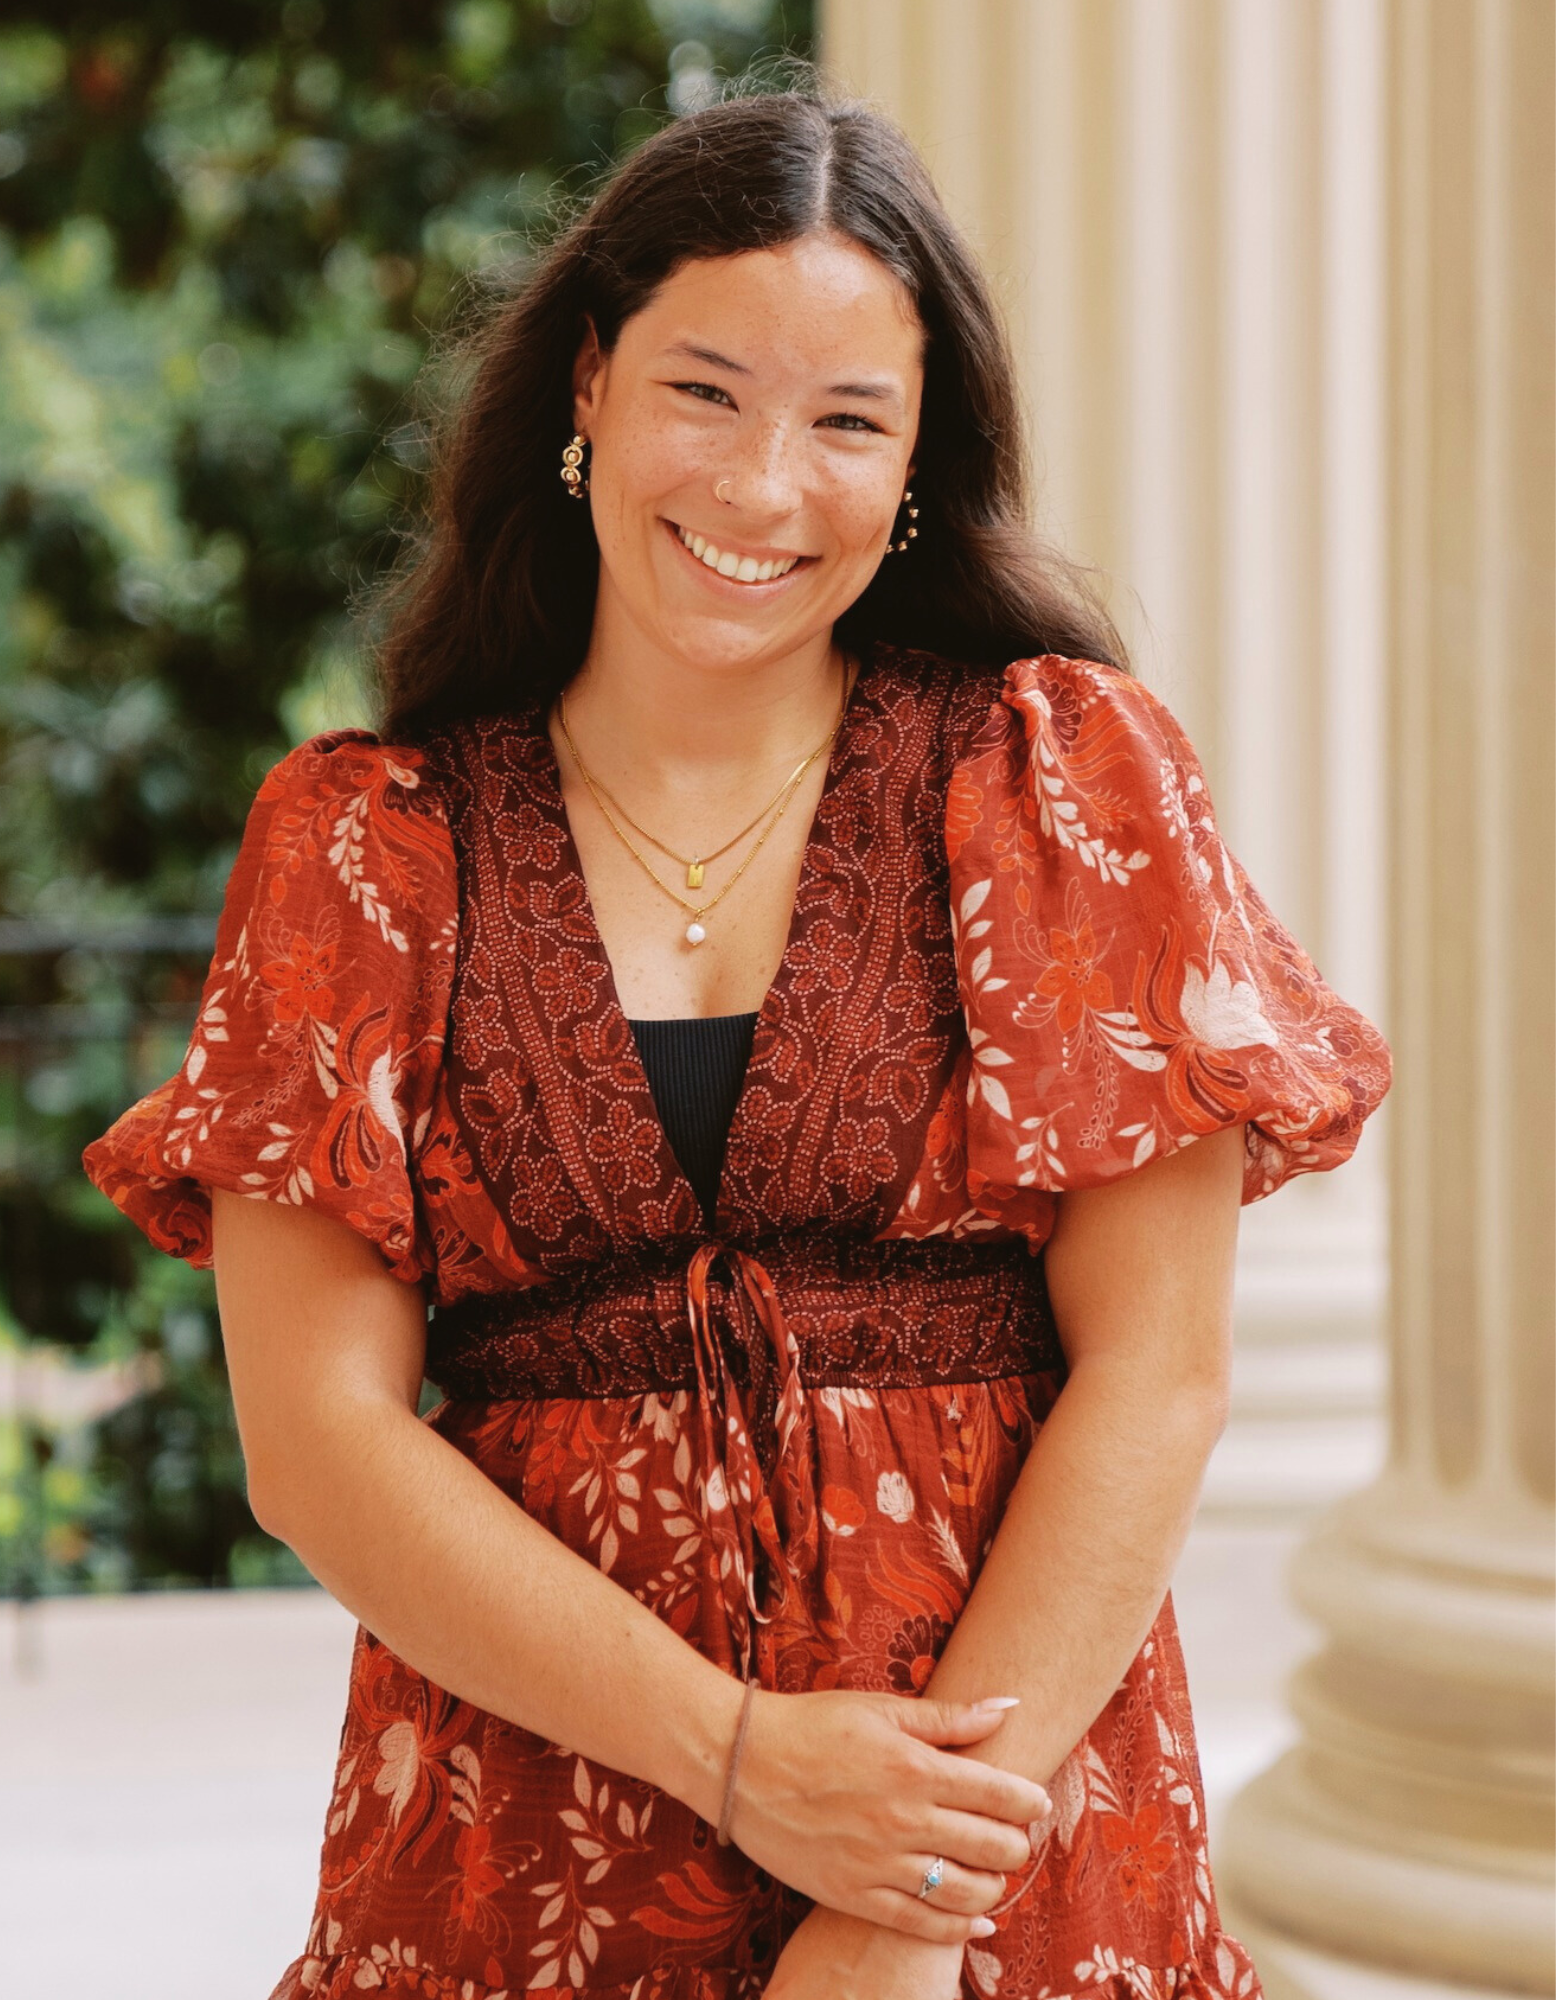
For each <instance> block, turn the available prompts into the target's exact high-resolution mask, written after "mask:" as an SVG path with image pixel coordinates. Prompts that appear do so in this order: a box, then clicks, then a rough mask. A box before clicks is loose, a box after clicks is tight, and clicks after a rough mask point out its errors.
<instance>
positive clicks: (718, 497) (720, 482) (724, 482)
mask: <svg viewBox="0 0 1556 2000" xmlns="http://www.w3.org/2000/svg"><path fill="white" fill-rule="evenodd" d="M728 484H729V475H728V473H726V474H725V475H724V477H723V478H722V479H720V480H718V481H717V482H716V484H715V485H714V488H713V497H714V499H715V500H718V501H722V502H723V504H724V506H726V507H733V506H734V504H735V503H734V501H733V500H725V499H724V495H723V494H722V493H721V492H720V491H719V487H720V486H727V485H728Z"/></svg>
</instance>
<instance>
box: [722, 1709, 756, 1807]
mask: <svg viewBox="0 0 1556 2000" xmlns="http://www.w3.org/2000/svg"><path fill="white" fill-rule="evenodd" d="M755 1694H756V1682H755V1681H747V1682H746V1698H745V1700H744V1701H743V1702H742V1703H741V1704H740V1720H739V1722H738V1723H737V1724H736V1725H735V1743H734V1748H733V1749H732V1750H731V1751H730V1753H729V1772H728V1775H727V1776H726V1777H725V1779H724V1804H723V1806H722V1807H721V1808H720V1811H719V1827H718V1841H719V1846H720V1847H728V1845H729V1823H730V1820H731V1819H732V1818H733V1817H734V1812H735V1773H736V1771H737V1770H738V1769H739V1768H740V1751H741V1747H742V1745H743V1744H744V1743H745V1740H746V1724H747V1723H748V1722H749V1721H750V1720H751V1702H752V1699H753V1697H754V1696H755Z"/></svg>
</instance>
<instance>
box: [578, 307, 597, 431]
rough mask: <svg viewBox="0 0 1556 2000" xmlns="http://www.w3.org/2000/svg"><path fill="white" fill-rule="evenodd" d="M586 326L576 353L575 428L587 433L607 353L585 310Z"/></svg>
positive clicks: (592, 417)
mask: <svg viewBox="0 0 1556 2000" xmlns="http://www.w3.org/2000/svg"><path fill="white" fill-rule="evenodd" d="M584 327H585V332H584V337H583V339H582V340H581V341H580V342H579V344H578V352H577V354H576V355H575V356H574V357H573V429H574V430H575V431H582V432H583V434H584V436H585V437H587V436H589V434H590V425H591V423H592V422H593V419H594V413H595V409H596V406H597V404H598V401H599V389H600V387H601V381H600V377H601V372H602V370H603V369H604V366H605V354H604V351H603V350H602V348H601V346H600V337H599V335H598V334H597V333H596V332H595V330H594V321H593V319H592V318H591V317H590V315H589V314H588V313H585V314H584Z"/></svg>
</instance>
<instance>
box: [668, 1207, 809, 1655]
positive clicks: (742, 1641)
mask: <svg viewBox="0 0 1556 2000" xmlns="http://www.w3.org/2000/svg"><path fill="white" fill-rule="evenodd" d="M721 1258H722V1259H724V1260H725V1262H726V1263H727V1264H728V1266H729V1268H730V1272H731V1279H732V1282H731V1284H730V1287H729V1302H728V1308H727V1318H728V1321H729V1323H730V1325H731V1327H732V1330H733V1332H734V1333H735V1335H736V1337H737V1338H738V1339H739V1341H740V1343H741V1346H742V1347H743V1348H744V1349H745V1352H746V1355H747V1357H748V1360H749V1364H750V1374H749V1379H750V1384H751V1393H752V1400H753V1406H754V1407H755V1408H760V1407H761V1404H762V1402H763V1401H764V1400H767V1399H765V1398H763V1397H762V1395H761V1389H762V1387H763V1386H764V1385H765V1384H766V1383H767V1382H768V1381H769V1380H770V1378H771V1376H772V1373H773V1371H774V1369H776V1371H777V1378H778V1394H777V1400H776V1407H775V1411H774V1417H773V1431H774V1437H775V1443H776V1452H775V1454H774V1456H773V1460H772V1476H771V1480H770V1482H769V1480H768V1478H767V1477H766V1476H765V1475H764V1473H763V1469H762V1463H761V1459H760V1457H759V1455H758V1452H757V1449H756V1446H755V1445H754V1443H753V1442H752V1437H751V1429H750V1424H749V1422H748V1418H747V1412H746V1408H745V1405H744V1403H743V1401H742V1399H741V1394H740V1388H739V1385H738V1383H737V1382H736V1381H735V1378H734V1376H733V1374H732V1373H731V1371H730V1366H729V1359H728V1355H727V1354H726V1352H725V1347H724V1342H723V1340H722V1339H721V1338H720V1327H719V1321H720V1319H721V1318H723V1317H725V1316H726V1315H725V1314H724V1313H721V1311H720V1305H721V1300H720V1298H719V1292H718V1288H717V1287H716V1286H715V1285H714V1284H713V1283H712V1282H711V1280H712V1276H713V1269H714V1266H715V1265H716V1264H717V1263H718V1261H719V1260H720V1259H721ZM686 1303H687V1311H688V1316H689V1317H690V1320H691V1329H692V1350H693V1354H694V1357H695V1361H696V1368H697V1391H698V1394H697V1404H698V1415H699V1419H700V1425H701V1443H702V1466H701V1472H702V1480H701V1487H702V1494H701V1498H702V1511H703V1518H704V1521H705V1522H706V1524H707V1530H708V1535H709V1538H710V1541H711V1543H712V1547H713V1551H714V1555H715V1557H716V1559H717V1563H718V1576H719V1587H720V1590H721V1592H722V1595H723V1599H724V1607H725V1612H726V1614H727V1616H728V1619H729V1628H730V1638H731V1641H732V1643H733V1647H734V1653H735V1658H736V1661H737V1662H738V1663H739V1671H740V1674H741V1678H742V1679H745V1680H750V1679H751V1678H752V1677H753V1676H754V1675H755V1674H756V1672H757V1668H758V1661H757V1646H758V1638H759V1634H758V1628H759V1627H761V1626H765V1625H769V1624H771V1622H772V1621H773V1619H774V1618H775V1617H776V1615H777V1614H778V1612H779V1611H781V1610H782V1608H783V1606H784V1604H785V1603H786V1601H787V1599H788V1595H789V1586H790V1583H791V1582H792V1581H794V1580H796V1579H799V1578H803V1577H804V1576H806V1575H808V1574H809V1572H810V1570H811V1569H813V1568H814V1566H815V1561H816V1549H817V1536H816V1504H815V1486H814V1481H813V1479H812V1477H811V1467H810V1464H809V1459H810V1456H811V1452H810V1444H811V1437H812V1431H811V1412H810V1402H809V1398H808V1397H807V1396H806V1394H805V1385H804V1383H803V1381H802V1380H801V1377H800V1353H799V1345H798V1343H797V1342H796V1340H795V1338H794V1335H793V1333H792V1332H791V1331H790V1329H789V1327H788V1324H787V1323H786V1321H785V1319H784V1314H783V1307H782V1306H781V1304H780V1303H779V1299H778V1293H777V1289H776V1287H775V1286H774V1284H773V1281H772V1277H771V1275H770V1274H769V1272H768V1271H767V1270H766V1269H764V1267H763V1265H762V1264H761V1262H760V1261H759V1260H758V1259H757V1258H755V1257H753V1256H752V1255H751V1254H750V1253H749V1252H748V1251H745V1250H739V1249H736V1248H733V1247H732V1246H730V1245H728V1244H723V1243H704V1244H702V1245H700V1246H699V1248H698V1249H697V1251H696V1252H695V1253H694V1255H693V1257H692V1259H691V1262H690V1263H689V1264H688V1266H687V1269H686ZM764 1558H765V1560H764Z"/></svg>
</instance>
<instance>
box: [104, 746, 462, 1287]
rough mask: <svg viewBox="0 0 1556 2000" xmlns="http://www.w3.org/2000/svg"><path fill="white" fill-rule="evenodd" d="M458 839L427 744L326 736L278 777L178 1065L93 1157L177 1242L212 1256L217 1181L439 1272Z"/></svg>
mask: <svg viewBox="0 0 1556 2000" xmlns="http://www.w3.org/2000/svg"><path fill="white" fill-rule="evenodd" d="M457 924H458V889H457V881H456V876H455V871H454V860H453V848H452V842H451V840H450V837H449V832H448V825H447V821H446V818H445V817H444V813H443V810H442V806H441V802H440V801H439V799H438V797H437V793H436V788H435V786H433V785H432V784H431V783H430V782H429V780H428V777H427V773H426V769H425V767H424V765H423V762H422V759H421V757H420V755H419V754H418V753H417V752H415V751H412V750H401V749H387V748H385V747H383V746H382V745H380V744H379V743H378V742H377V740H376V739H375V738H374V737H372V736H371V735H369V734H367V733H366V732H365V731H361V730H350V731H340V732H336V733H334V734H332V735H328V736H321V737H315V738H314V739H313V740H312V741H311V742H308V743H304V744H302V745H301V746H300V747H299V748H298V749H296V750H294V751H293V752H292V753H291V754H290V755H289V756H288V757H286V758H284V759H283V760H282V762H281V763H279V764H278V765H277V766H276V767H275V769H274V770H273V771H272V772H271V773H270V775H269V776H268V777H267V778H266V779H265V782H264V784H263V785H262V786H261V787H260V790H259V793H258V796H257V797H256V798H255V800H254V804H253V806H252V808H251V810H250V812H249V817H248V822H247V825H246V827H245V829H244V834H243V840H242V844H241V846H240V848H239V851H238V858H237V861H236V863H235V864H234V867H233V871H232V875H231V877H230V879H229V881H228V884H227V894H226V900H225V903H224V906H223V909H222V914H221V919H220V922H219V924H218V927H217V938H216V951H215V955H214V957H213V958H212V961H211V968H210V972H209V974H208V976H207V978H206V982H205V988H204V992H203V995H202V998H201V1003H200V1011H199V1015H198V1017H197V1019H196V1022H195V1027H194V1031H193V1034H192V1035H191V1037H190V1041H189V1047H188V1050H187V1052H186V1054H185V1057H184V1062H183V1066H182V1068H181V1069H180V1070H179V1072H178V1074H177V1075H176V1076H174V1077H171V1078H169V1080H168V1081H167V1082H166V1083H164V1084H163V1085H162V1086H161V1087H160V1088H159V1089H157V1090H154V1091H152V1092H151V1094H150V1095H149V1096H147V1097H144V1098H142V1099H141V1100H140V1102H139V1103H137V1104H133V1105H131V1107H130V1108H129V1110H128V1111H126V1112H125V1113H124V1114H123V1116H122V1117H121V1118H119V1119H118V1121H117V1122H116V1123H115V1124H114V1125H113V1126H112V1127H111V1128H110V1129H109V1131H107V1132H106V1133H105V1134H104V1135H103V1137H102V1138H100V1139H97V1140H95V1141H94V1142H93V1143H92V1144H91V1145H90V1146H88V1147H87V1149H86V1152H85V1154H84V1156H83V1161H84V1165H85V1167H86V1171H87V1175H88V1177H89V1178H90V1179H91V1180H92V1181H93V1182H94V1183H95V1184H96V1186H97V1187H99V1188H100V1189H101V1190H102V1191H103V1193H104V1194H106V1195H107V1196H108V1197H109V1199H110V1200H111V1201H113V1202H114V1203H115V1204H116V1205H117V1206H118V1207H119V1208H121V1209H122V1210H123V1211H124V1213H125V1214H126V1215H127V1216H129V1218H130V1219H131V1221H132V1222H134V1223H135V1224H136V1225H137V1227H139V1228H140V1229H141V1230H143V1231H144V1232H145V1234H146V1236H147V1237H148V1238H149V1239H150V1240H151V1242H152V1243H154V1244H155V1245H156V1246H157V1248H158V1249H160V1250H166V1251H168V1252H170V1253H171V1254H172V1255H174V1256H177V1257H184V1258H187V1259H188V1261H189V1262H190V1263H192V1264H197V1265H202V1266H204V1265H208V1264H209V1263H210V1262H211V1204H210V1190H211V1189H212V1188H225V1189H229V1190H231V1191H233V1192H235V1193H239V1194H245V1195H251V1196H255V1197H258V1198H261V1199H266V1200H271V1201H278V1202H297V1203H307V1204H309V1205H310V1206H313V1207H317V1208H320V1209H322V1210H324V1211H325V1212H326V1213H327V1214H330V1215H332V1216H335V1217H336V1218H337V1219H338V1220H340V1221H342V1222H344V1223H346V1224H348V1225H349V1226H350V1227H351V1228H353V1229H355V1230H357V1231H358V1232H359V1233H360V1234H361V1235H363V1236H365V1237H367V1238H368V1239H369V1240H370V1241H371V1242H373V1243H375V1244H376V1245H377V1246H378V1247H379V1249H380V1250H381V1251H382V1253H383V1255H384V1257H385V1259H386V1260H387V1262H388V1263H389V1265H390V1267H391V1268H392V1270H393V1271H394V1272H395V1274H396V1276H398V1277H400V1278H403V1279H405V1280H407V1281H408V1282H409V1281H415V1280H416V1279H418V1278H420V1277H422V1276H423V1275H425V1273H426V1272H427V1271H428V1270H429V1269H430V1268H431V1262H432V1258H431V1251H430V1247H429V1245H428V1242H427V1239H426V1233H425V1229H424V1225H423V1223H422V1220H421V1218H420V1215H419V1212H418V1206H417V1203H416V1199H415V1194H414V1188H413V1180H412V1172H411V1169H412V1162H413V1160H414V1156H415V1151H416V1147H417V1144H418V1141H419V1140H420V1138H421V1136H422V1132H423V1130H424V1128H425V1125H426V1122H427V1119H428V1116H429V1113H430V1106H431V1098H432V1092H433V1088H434V1085H435V1082H436V1077H437V1071H438V1066H439V1063H440V1060H441V1056H442V1048H443V1037H444V1030H445V1025H446V1019H447V1012H448V996H449V989H450V985H451V982H452V970H453V954H454V941H455V934H456V931H457Z"/></svg>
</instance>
